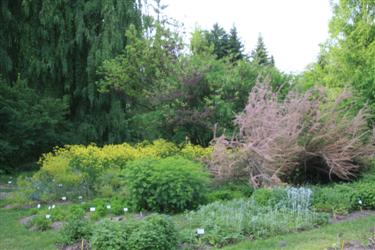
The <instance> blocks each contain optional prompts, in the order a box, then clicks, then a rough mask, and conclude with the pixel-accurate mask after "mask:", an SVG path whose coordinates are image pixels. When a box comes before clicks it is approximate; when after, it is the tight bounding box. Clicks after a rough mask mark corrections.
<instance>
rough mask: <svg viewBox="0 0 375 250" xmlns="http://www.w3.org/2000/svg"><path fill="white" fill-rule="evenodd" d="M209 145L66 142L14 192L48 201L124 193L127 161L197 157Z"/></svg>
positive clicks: (46, 158)
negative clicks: (20, 190) (80, 143)
mask: <svg viewBox="0 0 375 250" xmlns="http://www.w3.org/2000/svg"><path fill="white" fill-rule="evenodd" d="M210 152H211V148H202V147H200V146H194V145H191V144H186V145H182V146H181V148H180V147H178V146H176V145H175V144H173V143H171V142H167V141H165V140H156V141H153V142H143V143H139V144H136V145H134V146H131V145H129V144H126V143H124V144H119V145H106V146H104V147H97V146H95V145H93V144H91V145H88V146H83V145H67V146H65V147H56V148H55V149H54V151H52V152H50V153H46V154H44V155H43V156H42V158H41V159H40V160H39V164H40V165H41V169H40V171H38V172H37V173H36V174H35V175H34V176H33V177H32V178H27V179H26V180H23V181H22V180H20V183H19V184H20V186H21V187H22V192H23V194H24V195H22V193H17V195H18V196H19V197H18V198H17V197H15V198H17V199H18V200H20V201H21V200H22V199H24V198H25V199H26V200H27V199H30V198H31V199H33V200H44V201H48V200H51V199H55V200H56V199H60V198H61V197H63V196H67V197H68V199H69V200H77V199H78V197H79V196H84V197H86V198H90V197H93V195H100V196H101V197H112V196H113V195H114V194H116V195H117V196H121V195H125V194H126V192H127V188H126V183H124V181H123V178H122V177H121V169H124V168H126V167H127V164H128V162H130V161H133V160H137V159H144V158H149V157H151V158H164V157H168V156H173V155H181V156H183V157H186V158H188V159H192V160H199V159H203V158H204V157H207V156H208V154H209V153H210Z"/></svg>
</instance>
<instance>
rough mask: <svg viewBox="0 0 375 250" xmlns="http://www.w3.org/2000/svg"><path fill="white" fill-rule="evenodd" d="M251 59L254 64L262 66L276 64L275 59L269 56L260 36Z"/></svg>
mask: <svg viewBox="0 0 375 250" xmlns="http://www.w3.org/2000/svg"><path fill="white" fill-rule="evenodd" d="M250 57H251V59H252V62H253V63H255V64H257V65H260V66H269V65H273V64H274V58H273V56H271V57H269V56H268V51H267V48H266V45H265V43H264V41H263V37H262V36H261V35H259V37H258V41H257V45H256V47H255V49H254V50H253V51H252V52H251V56H250Z"/></svg>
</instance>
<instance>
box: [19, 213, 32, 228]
mask: <svg viewBox="0 0 375 250" xmlns="http://www.w3.org/2000/svg"><path fill="white" fill-rule="evenodd" d="M35 216H36V215H31V216H28V217H25V218H22V219H20V223H21V224H22V225H24V226H28V225H29V223H30V221H32V219H34V218H35Z"/></svg>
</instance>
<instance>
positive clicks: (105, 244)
mask: <svg viewBox="0 0 375 250" xmlns="http://www.w3.org/2000/svg"><path fill="white" fill-rule="evenodd" d="M91 243H92V247H93V249H134V250H137V249H138V250H146V249H160V250H169V249H175V248H176V246H177V232H176V229H175V227H174V224H173V223H172V222H171V220H170V219H169V218H167V217H166V216H163V215H157V214H154V215H150V216H148V217H146V218H145V219H144V220H140V221H133V220H130V221H126V222H124V223H116V222H111V221H109V220H103V221H102V222H101V223H100V224H98V226H97V227H96V228H95V229H94V232H93V235H92V237H91Z"/></svg>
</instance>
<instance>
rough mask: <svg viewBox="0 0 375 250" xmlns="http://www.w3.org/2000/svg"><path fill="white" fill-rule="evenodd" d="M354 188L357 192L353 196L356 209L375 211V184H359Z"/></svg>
mask: <svg viewBox="0 0 375 250" xmlns="http://www.w3.org/2000/svg"><path fill="white" fill-rule="evenodd" d="M352 188H353V189H354V190H355V191H354V192H355V195H353V196H352V202H353V206H354V207H355V208H357V209H358V208H365V209H375V182H358V183H356V184H355V185H353V187H352Z"/></svg>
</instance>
